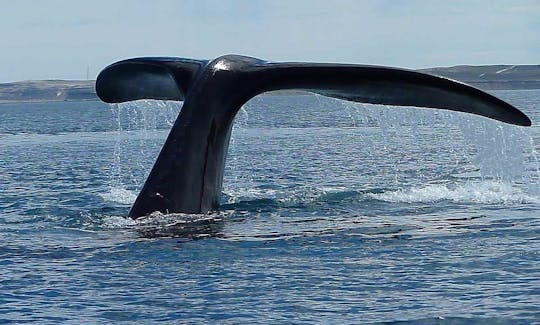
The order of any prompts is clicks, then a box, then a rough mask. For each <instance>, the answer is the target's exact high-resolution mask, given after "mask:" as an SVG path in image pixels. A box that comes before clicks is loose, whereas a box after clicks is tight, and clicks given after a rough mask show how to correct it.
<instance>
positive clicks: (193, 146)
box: [96, 55, 531, 219]
mask: <svg viewBox="0 0 540 325" xmlns="http://www.w3.org/2000/svg"><path fill="white" fill-rule="evenodd" d="M281 89H298V90H305V91H309V92H313V93H317V94H320V95H323V96H328V97H334V98H339V99H343V100H348V101H353V102H360V103H371V104H384V105H396V106H415V107H429V108H438V109H447V110H453V111H459V112H466V113H472V114H477V115H482V116H485V117H488V118H491V119H495V120H498V121H501V122H505V123H510V124H515V125H521V126H530V125H531V120H530V119H529V118H528V117H527V116H526V115H525V114H524V113H523V112H521V111H520V110H518V109H517V108H515V107H514V106H512V105H510V104H508V103H506V102H505V101H503V100H500V99H498V98H497V97H495V96H492V95H490V94H488V93H486V92H483V91H481V90H479V89H476V88H474V87H471V86H468V85H466V84H464V83H461V82H457V81H454V80H450V79H446V78H442V77H437V76H432V75H428V74H424V73H420V72H416V71H411V70H404V69H397V68H389V67H380V66H367V65H352V64H326V63H272V62H266V61H262V60H258V59H255V58H251V57H245V56H238V55H227V56H222V57H219V58H217V59H215V60H213V61H203V60H191V59H181V58H136V59H129V60H124V61H120V62H117V63H114V64H112V65H110V66H108V67H107V68H105V69H104V70H103V71H102V72H101V73H100V75H99V76H98V79H97V80H96V91H97V94H98V96H99V97H100V98H101V99H102V100H103V101H105V102H108V103H119V102H125V101H132V100H137V99H161V100H180V101H184V104H183V107H182V110H181V112H180V115H179V116H178V118H177V120H176V122H175V124H174V126H173V128H172V130H171V132H170V134H169V136H168V138H167V140H166V142H165V144H164V146H163V149H162V150H161V153H160V154H159V156H158V158H157V160H156V162H155V164H154V167H153V168H152V171H151V173H150V175H149V177H148V179H147V180H146V183H145V185H144V186H143V188H142V190H141V192H140V194H139V196H138V197H137V199H136V201H135V203H134V205H133V207H132V208H131V211H130V214H129V216H130V217H131V218H134V219H136V218H138V217H141V216H145V215H148V214H150V213H152V212H154V211H160V212H163V213H172V212H179V213H205V212H208V211H210V210H214V209H217V208H218V205H219V201H218V199H219V195H220V193H221V184H222V179H223V169H224V165H225V157H226V154H227V147H228V142H229V137H230V131H231V127H232V123H233V120H234V117H235V115H236V113H237V112H238V110H239V109H240V108H241V107H242V105H243V104H244V103H246V102H247V101H248V100H249V99H251V98H252V97H254V96H256V95H258V94H260V93H263V92H266V91H272V90H281Z"/></svg>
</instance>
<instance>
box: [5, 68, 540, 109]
mask: <svg viewBox="0 0 540 325" xmlns="http://www.w3.org/2000/svg"><path fill="white" fill-rule="evenodd" d="M418 71H421V72H425V73H429V74H433V75H438V76H442V77H446V78H451V79H455V80H459V81H462V82H465V83H468V84H471V85H473V86H475V87H478V88H480V89H483V90H501V89H540V65H485V66H470V65H460V66H454V67H447V68H428V69H419V70H418ZM279 93H282V94H283V93H291V92H290V91H280V92H279ZM293 93H294V92H293ZM80 100H98V97H97V96H96V92H95V90H94V81H93V80H84V81H81V80H37V81H19V82H11V83H0V102H4V103H5V102H31V101H80Z"/></svg>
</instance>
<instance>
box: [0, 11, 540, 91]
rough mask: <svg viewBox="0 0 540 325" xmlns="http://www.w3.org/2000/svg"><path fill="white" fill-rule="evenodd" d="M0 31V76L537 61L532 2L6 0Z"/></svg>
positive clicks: (539, 39) (539, 20)
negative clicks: (146, 61) (147, 68)
mask: <svg viewBox="0 0 540 325" xmlns="http://www.w3.org/2000/svg"><path fill="white" fill-rule="evenodd" d="M0 31H1V33H0V35H1V43H0V44H1V48H0V49H1V52H0V53H2V54H1V60H0V82H10V81H20V80H39V79H87V76H88V78H90V79H94V78H95V77H96V75H97V74H98V73H99V71H100V70H101V69H102V68H104V67H106V66H107V65H109V64H111V63H113V62H115V61H118V60H122V59H125V58H130V57H138V56H176V57H187V58H196V59H211V58H215V57H217V56H219V55H223V54H243V55H249V56H255V57H259V58H262V59H265V60H270V61H310V62H343V63H358V64H376V65H389V66H397V67H404V68H423V67H434V66H452V65H459V64H472V65H482V64H540V1H539V0H453V1H448V0H332V1H330V0H228V1H227V0H152V1H150V0H144V1H142V0H141V1H138V0H129V1H121V0H92V1H90V0H88V1H79V0H77V1H74V0H69V1H68V0H49V1H40V0H34V1H31V0H17V1H14V0H12V1H8V0H6V1H2V3H1V5H0Z"/></svg>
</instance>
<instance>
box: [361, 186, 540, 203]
mask: <svg viewBox="0 0 540 325" xmlns="http://www.w3.org/2000/svg"><path fill="white" fill-rule="evenodd" d="M368 196H370V197H372V198H374V199H377V200H382V201H387V202H399V203H428V202H437V201H443V200H450V201H453V202H460V203H483V204H520V203H536V204H538V203H540V197H537V196H532V195H530V194H527V193H525V192H523V191H522V190H521V189H519V188H517V187H515V186H512V184H509V183H503V182H495V181H484V182H474V183H473V182H469V183H465V184H456V185H450V184H446V185H445V184H432V185H427V186H424V187H413V188H409V189H399V190H397V191H391V192H385V193H377V194H375V193H371V194H368Z"/></svg>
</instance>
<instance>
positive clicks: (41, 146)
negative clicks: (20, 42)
mask: <svg viewBox="0 0 540 325" xmlns="http://www.w3.org/2000/svg"><path fill="white" fill-rule="evenodd" d="M494 94H495V95H497V96H499V97H501V98H503V99H505V100H507V101H508V102H510V103H512V104H514V105H515V106H517V107H519V108H522V109H523V110H524V111H525V112H526V113H527V114H528V115H529V116H530V117H531V119H532V120H533V125H534V126H533V127H529V128H526V127H516V126H511V125H506V124H503V123H500V122H495V121H491V120H488V119H485V118H483V117H478V116H473V115H469V114H463V113H456V112H449V111H444V110H432V109H415V108H403V107H386V106H375V105H362V104H351V103H348V102H344V101H339V100H334V99H328V98H325V97H321V96H315V95H313V96H311V95H304V96H302V95H295V96H279V95H273V96H268V95H266V96H265V95H263V96H258V97H256V98H254V99H252V100H251V101H250V102H248V103H247V104H246V105H245V107H244V108H243V109H242V110H241V111H240V112H239V113H238V115H237V118H236V123H235V127H234V130H233V136H232V140H231V144H230V150H229V155H228V158H227V167H226V171H225V180H224V188H223V196H222V209H221V210H220V211H219V212H215V213H212V214H208V215H155V216H154V217H153V218H144V219H139V220H137V221H131V220H128V219H126V215H127V214H128V211H129V208H130V205H131V203H132V202H133V201H134V199H135V197H136V195H137V193H138V190H139V189H140V188H141V186H142V184H143V183H144V180H145V179H146V175H147V174H148V172H149V170H150V168H151V166H152V164H153V161H154V159H155V157H156V156H157V154H158V153H159V150H160V148H161V145H162V144H163V141H164V139H165V137H166V135H167V133H168V130H169V129H170V128H171V125H172V123H173V122H174V120H175V118H176V116H177V114H178V112H179V111H180V109H181V103H175V102H159V101H138V102H133V103H127V104H121V105H114V106H109V105H106V104H103V103H100V102H56V103H55V102H51V103H18V104H1V105H0V323H25V322H36V323H39V324H46V323H51V324H57V323H70V324H72V323H82V324H98V323H99V324H105V323H111V324H119V323H132V322H134V323H135V322H136V323H146V324H150V323H154V322H157V321H164V322H165V323H170V324H178V323H224V324H254V323H259V324H269V323H270V324H275V323H295V324H302V323H306V324H308V323H323V324H347V323H351V324H359V323H378V322H404V323H408V322H410V323H429V324H474V323H482V324H496V323H497V324H529V323H534V322H540V171H539V168H540V163H539V160H540V90H527V91H497V92H494Z"/></svg>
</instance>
